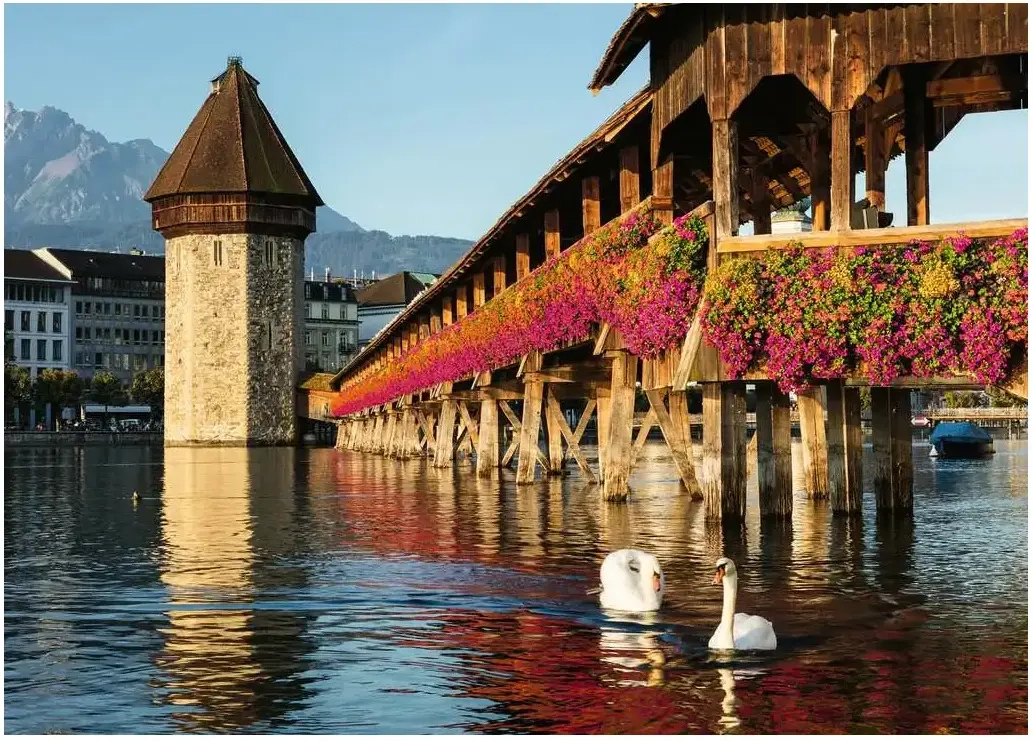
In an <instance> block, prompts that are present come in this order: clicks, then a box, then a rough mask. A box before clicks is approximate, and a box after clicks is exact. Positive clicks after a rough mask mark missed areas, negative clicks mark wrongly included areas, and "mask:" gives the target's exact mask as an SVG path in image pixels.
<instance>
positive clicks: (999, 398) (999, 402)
mask: <svg viewBox="0 0 1033 741" xmlns="http://www.w3.org/2000/svg"><path fill="white" fill-rule="evenodd" d="M986 395H987V396H989V397H990V406H992V407H1022V406H1026V402H1025V401H1023V400H1022V399H1020V398H1018V397H1017V396H1012V395H1011V394H1009V393H1008V392H1007V391H1005V390H1004V389H1000V388H997V387H996V386H987V387H986Z"/></svg>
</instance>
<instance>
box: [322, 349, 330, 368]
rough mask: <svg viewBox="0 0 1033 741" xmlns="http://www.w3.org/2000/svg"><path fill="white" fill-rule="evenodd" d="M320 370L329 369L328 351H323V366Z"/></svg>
mask: <svg viewBox="0 0 1033 741" xmlns="http://www.w3.org/2000/svg"><path fill="white" fill-rule="evenodd" d="M321 370H325V371H328V370H331V365H330V353H328V352H325V353H323V367H322V368H321Z"/></svg>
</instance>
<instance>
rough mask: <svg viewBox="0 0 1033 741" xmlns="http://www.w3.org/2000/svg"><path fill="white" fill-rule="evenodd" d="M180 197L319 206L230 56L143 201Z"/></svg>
mask: <svg viewBox="0 0 1033 741" xmlns="http://www.w3.org/2000/svg"><path fill="white" fill-rule="evenodd" d="M186 193H264V194H270V195H286V196H296V197H301V198H306V199H309V200H311V201H312V202H314V205H316V206H322V205H323V200H322V199H321V198H320V197H319V194H318V193H317V192H316V189H315V187H314V186H313V185H312V183H311V181H310V180H309V179H308V176H307V175H306V174H305V171H304V170H303V169H302V167H301V164H300V163H299V162H298V159H297V157H295V156H294V152H292V151H291V148H290V146H288V144H287V141H286V140H285V139H284V138H283V134H281V133H280V130H279V128H277V126H276V123H275V122H274V121H273V118H272V116H271V115H270V114H269V110H268V109H267V108H266V107H265V104H264V103H262V100H261V98H259V97H258V80H256V79H255V78H254V77H252V76H251V75H249V74H248V73H247V72H246V71H245V70H244V67H243V66H242V65H241V63H240V60H239V59H238V58H236V57H230V60H229V64H228V65H227V68H226V71H225V72H223V73H222V74H221V75H219V76H218V77H216V78H215V79H214V80H212V92H211V93H210V94H209V95H208V98H207V100H205V102H204V105H202V106H201V110H199V111H198V112H197V115H196V116H194V120H193V121H191V123H190V126H189V127H187V130H186V133H185V134H183V138H182V139H180V141H179V144H177V145H176V148H175V149H174V150H173V152H172V155H171V156H170V157H169V159H168V160H167V161H166V162H165V165H164V166H163V167H162V168H161V171H160V172H159V173H158V176H157V177H156V178H155V179H154V182H153V183H152V184H151V187H150V188H149V189H148V190H147V193H146V194H145V195H144V200H145V201H148V202H150V201H154V200H156V199H158V198H161V197H163V196H172V195H180V194H186Z"/></svg>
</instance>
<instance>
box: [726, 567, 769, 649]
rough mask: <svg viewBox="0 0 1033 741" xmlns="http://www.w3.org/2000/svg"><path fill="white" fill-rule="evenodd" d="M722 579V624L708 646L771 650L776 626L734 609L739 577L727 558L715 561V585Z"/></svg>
mask: <svg viewBox="0 0 1033 741" xmlns="http://www.w3.org/2000/svg"><path fill="white" fill-rule="evenodd" d="M721 582H724V589H725V599H724V608H723V609H722V610H721V623H720V624H719V625H718V626H717V630H716V631H714V635H713V636H711V638H710V644H709V646H710V648H712V649H716V650H719V651H720V650H736V649H737V650H740V651H748V650H758V651H774V650H775V648H776V647H777V646H778V639H777V638H775V629H774V628H773V627H772V625H771V623H770V622H769V621H767V620H765V619H764V618H762V617H760V616H759V615H747V614H745V613H742V612H740V613H736V612H735V593H736V590H737V589H738V586H739V578H738V576H737V574H736V572H735V563H733V562H732V559H730V558H721V559H718V561H717V571H716V572H715V573H714V584H720V583H721Z"/></svg>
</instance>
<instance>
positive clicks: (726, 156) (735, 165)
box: [712, 119, 739, 239]
mask: <svg viewBox="0 0 1033 741" xmlns="http://www.w3.org/2000/svg"><path fill="white" fill-rule="evenodd" d="M712 129H713V142H712V146H713V163H714V168H713V188H714V231H715V232H716V233H717V237H718V239H721V238H723V237H731V236H734V235H735V234H737V233H738V231H739V126H738V124H737V123H736V122H735V121H731V120H727V119H726V120H719V121H714V122H713V124H712Z"/></svg>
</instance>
